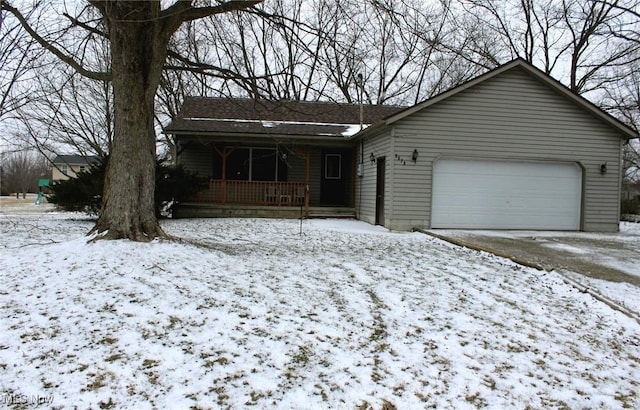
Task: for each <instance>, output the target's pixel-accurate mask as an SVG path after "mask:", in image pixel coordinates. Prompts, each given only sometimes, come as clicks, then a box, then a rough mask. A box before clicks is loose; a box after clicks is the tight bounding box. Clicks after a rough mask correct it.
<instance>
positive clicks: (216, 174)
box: [213, 147, 288, 181]
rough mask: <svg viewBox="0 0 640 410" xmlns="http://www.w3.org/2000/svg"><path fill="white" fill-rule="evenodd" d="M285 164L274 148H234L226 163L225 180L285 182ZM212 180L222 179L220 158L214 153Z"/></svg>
mask: <svg viewBox="0 0 640 410" xmlns="http://www.w3.org/2000/svg"><path fill="white" fill-rule="evenodd" d="M287 174H288V172H287V164H286V163H285V162H284V161H283V160H282V159H281V158H280V155H278V151H277V150H276V149H275V148H258V147H249V148H236V149H235V150H234V151H233V152H232V153H231V154H230V155H229V156H228V157H227V161H226V172H225V175H226V178H227V179H228V180H235V181H286V180H287ZM213 178H214V179H221V178H222V158H221V157H220V156H219V155H218V154H217V153H216V155H215V158H214V169H213Z"/></svg>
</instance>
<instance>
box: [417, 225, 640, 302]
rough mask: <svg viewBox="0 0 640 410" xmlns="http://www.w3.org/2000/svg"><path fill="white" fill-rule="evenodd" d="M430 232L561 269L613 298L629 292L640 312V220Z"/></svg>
mask: <svg viewBox="0 0 640 410" xmlns="http://www.w3.org/2000/svg"><path fill="white" fill-rule="evenodd" d="M425 233H427V234H429V235H433V236H436V237H438V238H441V239H444V240H446V241H448V242H451V243H454V244H456V245H462V246H466V247H468V248H472V249H476V250H481V251H486V252H490V253H493V254H495V255H498V256H502V257H506V258H509V259H512V260H514V261H515V262H517V263H520V264H522V265H526V266H532V267H536V268H539V269H545V270H555V271H559V272H561V273H564V274H566V275H567V276H569V277H570V278H571V279H572V280H574V281H577V282H578V283H579V284H581V285H583V286H584V287H585V288H597V289H598V290H597V293H599V294H601V295H604V296H606V297H607V298H609V299H611V300H614V301H616V300H617V301H621V299H622V298H621V297H622V296H623V295H622V294H621V293H626V294H625V295H624V298H623V299H624V300H627V301H628V300H629V299H632V300H633V299H635V300H636V301H638V302H637V303H633V304H632V305H630V304H629V303H624V305H625V306H626V307H627V308H630V309H632V310H633V311H635V312H640V300H639V299H638V298H637V297H636V295H640V223H630V222H621V224H620V232H618V233H606V234H604V233H603V234H600V233H586V232H538V231H482V230H478V231H461V230H443V229H433V230H428V231H425ZM574 272H575V274H574ZM576 274H577V275H576ZM629 285H632V286H629ZM630 292H631V295H630V294H629V293H630ZM630 296H631V298H630Z"/></svg>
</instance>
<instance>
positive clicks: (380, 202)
mask: <svg viewBox="0 0 640 410" xmlns="http://www.w3.org/2000/svg"><path fill="white" fill-rule="evenodd" d="M376 164H377V172H376V225H383V226H384V173H385V169H386V166H385V157H380V158H378V159H377V160H376Z"/></svg>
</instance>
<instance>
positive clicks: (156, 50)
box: [93, 2, 168, 241]
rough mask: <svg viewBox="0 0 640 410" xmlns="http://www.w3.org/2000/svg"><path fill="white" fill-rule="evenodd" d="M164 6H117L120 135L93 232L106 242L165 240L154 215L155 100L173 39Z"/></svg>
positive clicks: (114, 48)
mask: <svg viewBox="0 0 640 410" xmlns="http://www.w3.org/2000/svg"><path fill="white" fill-rule="evenodd" d="M159 11H160V6H159V2H138V3H136V4H134V5H133V6H132V5H131V4H130V2H115V3H112V5H111V6H110V8H109V10H108V12H109V14H110V15H109V16H108V18H107V21H108V22H109V20H111V21H114V22H115V21H118V23H114V24H109V36H110V40H111V53H112V67H111V69H112V73H113V92H114V107H115V130H114V131H115V135H114V140H113V145H112V147H111V152H110V156H109V162H108V165H107V169H106V175H105V181H104V191H103V199H102V210H101V212H100V218H99V219H98V222H97V224H96V226H95V228H94V229H93V232H97V233H99V234H103V235H102V236H101V237H103V238H106V239H119V238H128V239H131V240H134V241H149V240H152V239H153V238H155V237H165V236H166V235H165V234H164V232H163V231H162V228H161V227H160V224H159V223H158V220H157V218H156V215H155V210H154V193H155V162H156V138H155V130H154V117H153V115H154V97H155V93H156V89H157V88H158V83H159V81H160V75H161V73H162V68H163V64H164V60H165V57H166V48H167V41H168V35H167V33H162V32H161V25H160V24H158V19H157V15H158V14H157V13H159Z"/></svg>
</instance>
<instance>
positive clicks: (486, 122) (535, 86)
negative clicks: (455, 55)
mask: <svg viewBox="0 0 640 410" xmlns="http://www.w3.org/2000/svg"><path fill="white" fill-rule="evenodd" d="M394 127H395V128H396V130H395V137H393V138H394V140H393V142H392V143H391V145H392V146H393V153H392V154H391V155H390V157H387V163H388V164H389V163H390V162H392V161H393V162H394V172H393V174H392V178H393V179H392V181H391V182H390V184H387V187H389V186H393V192H394V194H393V196H392V201H393V204H392V205H391V209H393V214H392V215H389V216H388V217H387V226H388V227H390V228H393V229H410V228H412V227H427V228H428V227H429V226H430V218H431V194H432V192H431V182H432V178H433V175H432V170H433V163H434V161H437V160H438V158H444V157H453V158H470V159H472V158H483V159H497V160H499V159H502V160H505V159H506V160H518V159H521V160H543V161H556V162H574V163H578V164H579V165H580V166H581V167H582V168H583V170H584V172H583V178H584V187H583V192H584V193H583V215H582V218H583V219H582V228H583V229H584V230H586V231H615V230H617V229H618V218H619V215H618V212H619V211H618V209H619V185H620V156H621V151H620V147H621V139H620V137H621V136H620V135H619V133H618V132H617V131H616V130H614V129H612V127H611V126H609V125H607V124H605V123H604V122H602V121H601V120H599V119H597V118H595V117H594V116H593V115H592V114H591V113H589V112H587V111H586V110H584V109H582V108H581V107H579V106H577V105H576V104H575V103H573V102H570V101H569V100H567V99H566V98H565V97H563V96H561V95H560V94H558V93H556V92H555V91H553V90H552V89H550V88H549V87H548V86H547V85H545V84H543V83H541V82H539V81H538V80H537V79H535V78H533V77H532V76H531V75H530V74H528V73H527V72H526V71H524V70H523V69H521V68H514V69H511V70H509V71H506V72H503V73H501V74H499V75H497V76H495V77H493V78H490V79H488V80H486V81H484V82H482V83H479V84H477V85H475V86H473V87H471V88H469V89H467V90H464V91H461V92H460V93H458V94H456V95H453V96H451V97H449V98H447V99H445V100H443V101H440V102H439V103H436V104H434V105H432V106H430V107H426V108H425V109H423V110H421V111H418V112H416V113H414V114H412V115H410V116H408V117H406V118H404V119H401V120H399V121H398V122H396V123H395V124H394ZM389 138H390V137H389ZM374 141H376V138H372V139H371V141H370V142H369V141H367V142H366V143H365V145H366V144H370V143H373V142H374ZM376 144H378V145H381V144H383V142H381V141H376ZM414 149H417V150H418V152H419V156H418V161H417V163H413V162H412V161H411V160H410V158H411V153H412V152H413V150H414ZM367 155H368V153H367V151H365V157H366V156H367ZM396 155H398V156H399V157H400V158H401V159H404V160H405V163H404V164H403V163H402V161H400V160H397V159H395V156H396ZM604 162H607V172H606V173H605V174H601V173H600V164H601V163H604ZM374 183H375V180H374ZM374 194H375V191H374ZM387 197H389V196H387ZM363 200H366V201H367V202H371V203H373V204H374V205H375V198H374V199H373V200H371V199H370V197H363ZM363 208H365V209H367V211H368V212H369V208H368V207H365V206H364V203H363ZM374 212H375V210H374ZM363 214H364V212H363ZM366 215H369V214H368V213H367V214H366ZM374 215H375V213H374Z"/></svg>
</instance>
